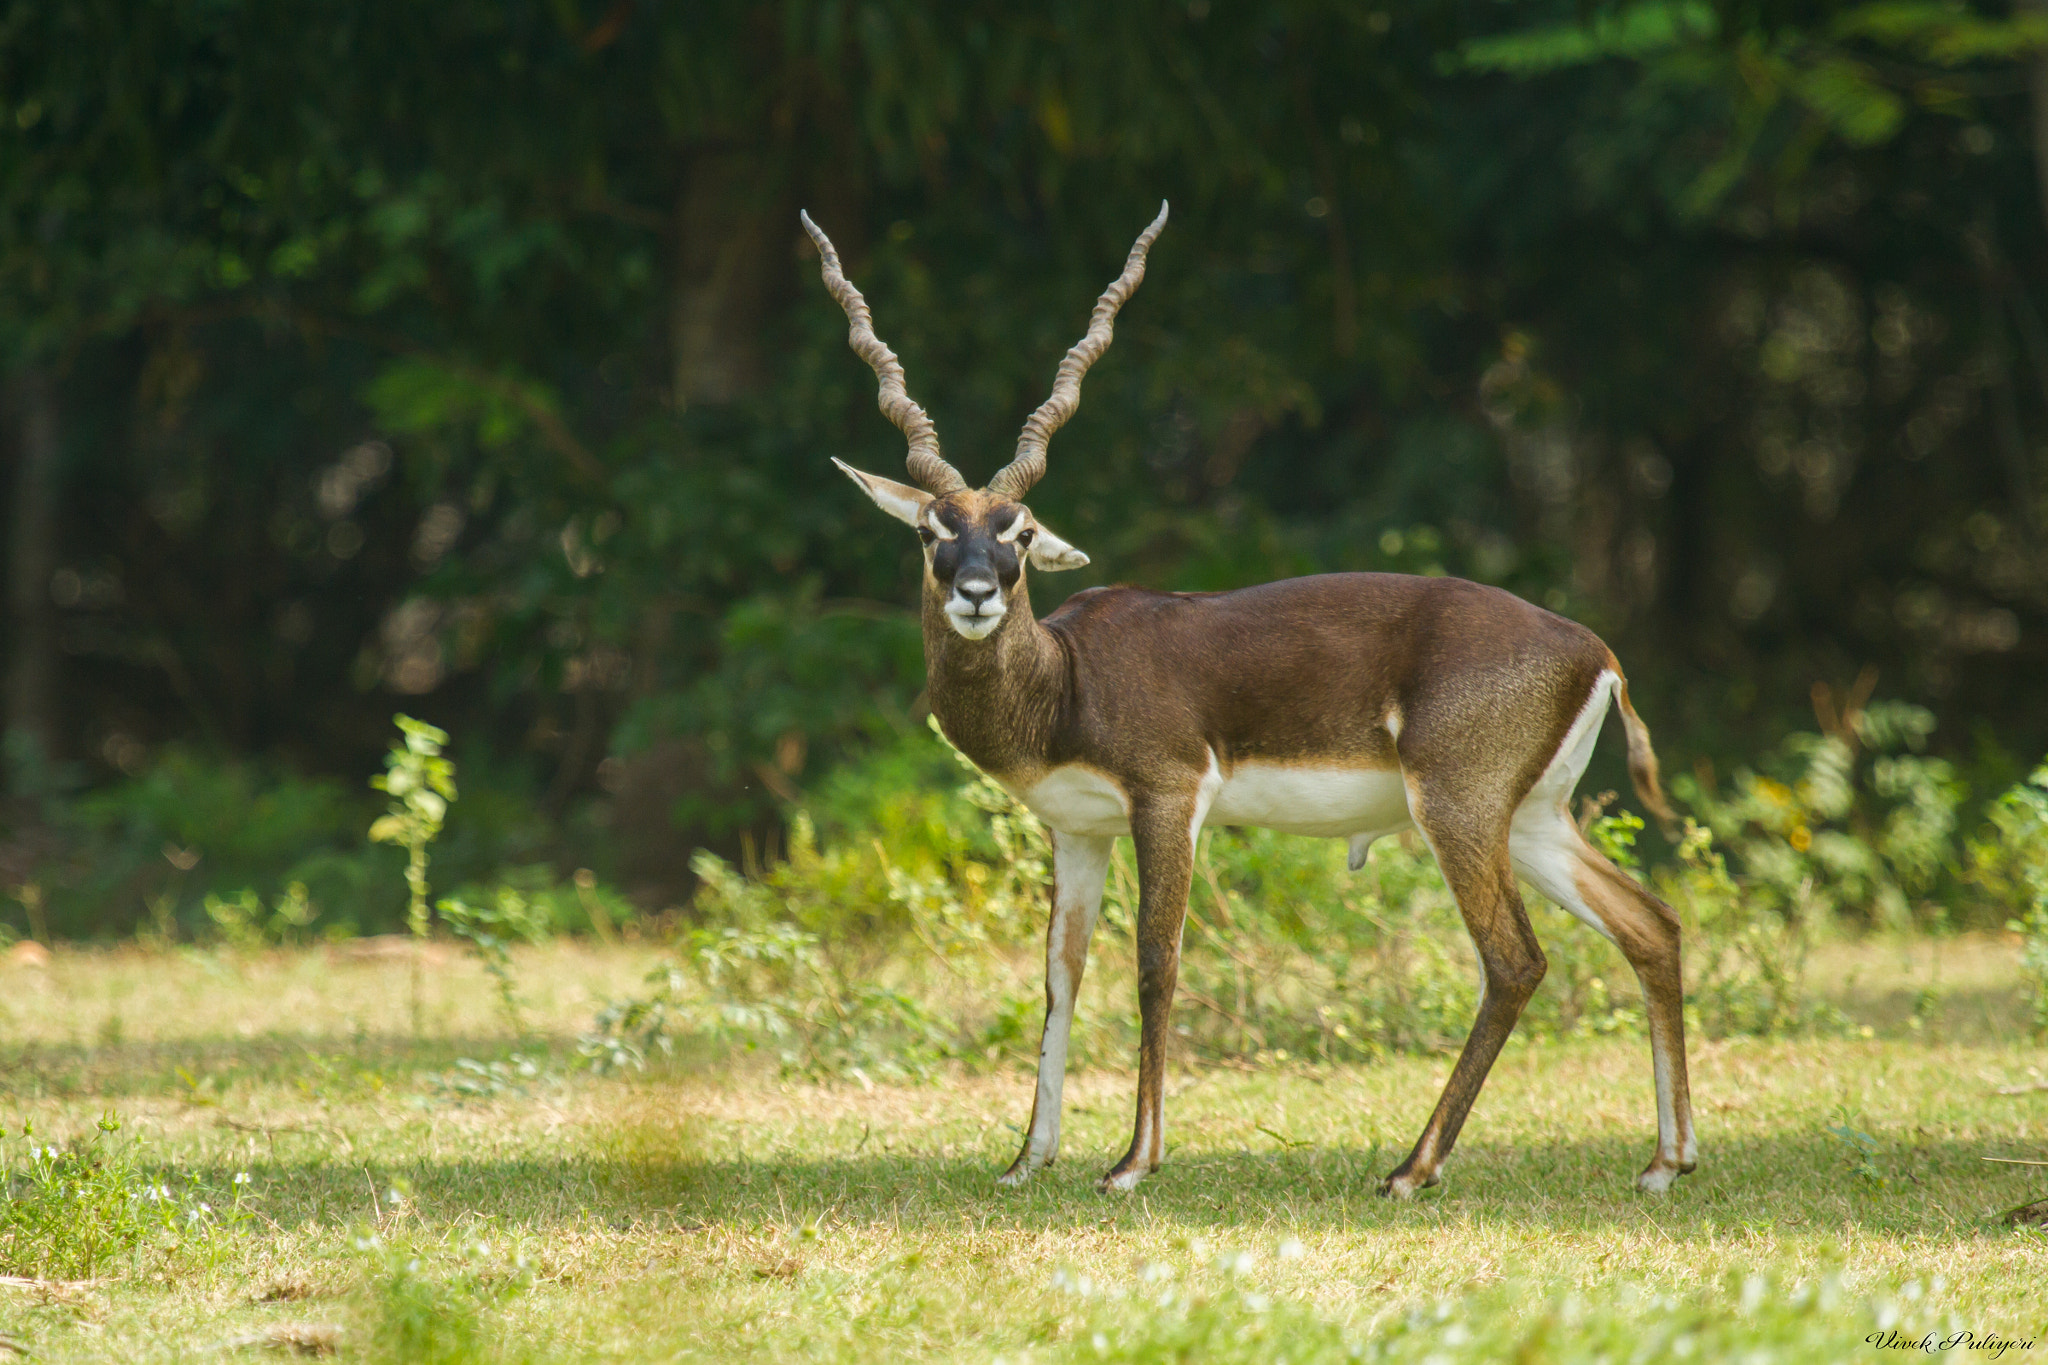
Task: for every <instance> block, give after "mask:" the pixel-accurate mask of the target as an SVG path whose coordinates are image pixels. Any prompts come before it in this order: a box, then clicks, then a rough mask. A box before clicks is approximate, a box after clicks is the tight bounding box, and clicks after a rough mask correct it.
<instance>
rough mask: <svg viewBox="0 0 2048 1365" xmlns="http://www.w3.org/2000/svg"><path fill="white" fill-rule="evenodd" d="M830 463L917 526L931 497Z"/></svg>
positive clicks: (886, 508)
mask: <svg viewBox="0 0 2048 1365" xmlns="http://www.w3.org/2000/svg"><path fill="white" fill-rule="evenodd" d="M832 463H833V464H836V465H838V466H839V468H840V470H841V471H842V472H844V473H845V475H846V477H847V478H849V479H852V480H853V481H854V482H855V483H857V484H859V485H860V490H861V492H863V493H865V494H867V495H868V496H869V497H871V498H873V499H874V500H875V506H877V507H879V508H881V509H882V510H883V511H884V512H887V513H888V514H889V515H890V516H892V517H894V518H896V520H898V521H900V522H902V523H903V524H904V525H905V526H915V525H917V519H918V517H919V516H920V515H921V514H922V513H923V512H924V507H925V504H926V503H928V502H930V501H931V500H932V495H931V494H929V493H927V492H925V491H924V490H923V489H921V488H912V487H911V486H910V485H909V484H907V483H898V482H896V481H895V480H894V479H885V478H883V477H882V476H881V475H879V474H863V473H862V472H861V471H860V470H858V469H855V468H854V467H853V466H852V465H850V464H848V463H847V462H846V461H844V460H842V459H839V458H838V457H837V456H834V457H833V460H832ZM1083 562H1084V563H1085V562H1086V561H1083Z"/></svg>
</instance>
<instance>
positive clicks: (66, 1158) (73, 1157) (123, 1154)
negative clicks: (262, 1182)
mask: <svg viewBox="0 0 2048 1365" xmlns="http://www.w3.org/2000/svg"><path fill="white" fill-rule="evenodd" d="M120 1131H121V1120H120V1119H119V1118H118V1117H116V1116H115V1115H114V1114H112V1113H111V1112H110V1113H107V1114H105V1115H103V1116H102V1117H101V1118H100V1119H99V1120H98V1122H96V1123H95V1124H94V1125H93V1131H92V1132H91V1134H90V1135H88V1136H87V1137H85V1138H84V1139H83V1140H81V1141H76V1142H73V1143H71V1144H69V1145H67V1146H63V1147H58V1146H55V1145H50V1144H44V1143H42V1142H40V1141H39V1140H38V1139H37V1137H36V1132H35V1128H34V1125H32V1124H28V1123H24V1124H23V1125H22V1126H21V1132H20V1136H19V1140H18V1146H17V1144H16V1143H9V1142H6V1140H5V1135H4V1134H0V1194H4V1196H5V1197H4V1199H0V1271H5V1272H6V1273H9V1274H16V1275H31V1276H43V1277H51V1278H60V1279H89V1278H91V1277H93V1276H94V1275H97V1274H99V1273H100V1272H101V1271H103V1270H106V1269H107V1268H109V1267H110V1266H112V1265H113V1264H115V1263H116V1262H117V1261H119V1260H120V1259H121V1258H122V1257H124V1256H126V1255H128V1254H129V1253H131V1252H134V1251H136V1250H137V1249H138V1248H141V1247H143V1246H144V1245H145V1244H148V1243H150V1242H152V1241H169V1242H173V1243H175V1242H177V1241H179V1240H180V1239H185V1240H192V1239H197V1240H201V1241H204V1240H206V1239H208V1238H210V1237H211V1236H212V1234H213V1233H214V1232H216V1231H218V1230H220V1229H222V1228H233V1227H235V1226H238V1225H239V1224H240V1223H241V1222H243V1221H244V1220H245V1218H246V1216H247V1215H246V1213H245V1211H244V1208H243V1204H244V1195H245V1193H246V1191H247V1189H248V1186H249V1177H248V1176H247V1174H246V1173H245V1174H238V1175H237V1176H236V1177H235V1182H234V1192H233V1195H232V1197H231V1200H230V1202H229V1203H228V1205H227V1207H226V1208H224V1209H220V1210H216V1209H215V1208H214V1207H213V1205H212V1204H211V1203H209V1202H208V1201H207V1200H206V1199H205V1198H203V1197H202V1193H201V1191H200V1189H199V1185H198V1180H197V1178H196V1177H188V1178H187V1180H186V1181H185V1182H184V1185H183V1187H182V1188H174V1187H173V1186H172V1184H171V1183H170V1182H169V1180H168V1179H164V1178H159V1177H157V1176H155V1175H154V1174H153V1173H151V1172H150V1171H148V1170H147V1169H145V1167H144V1166H143V1164H142V1162H141V1160H140V1159H139V1157H138V1155H137V1152H136V1147H135V1144H134V1143H133V1142H129V1141H121V1140H120V1139H119V1138H117V1137H116V1135H117V1134H118V1133H119V1132H120Z"/></svg>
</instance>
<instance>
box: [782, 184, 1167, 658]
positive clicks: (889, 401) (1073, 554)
mask: <svg viewBox="0 0 2048 1365" xmlns="http://www.w3.org/2000/svg"><path fill="white" fill-rule="evenodd" d="M802 218H803V224H804V231H806V232H808V233H810V234H811V240H812V241H813V242H816V243H817V244H818V255H819V258H820V261H821V271H822V273H823V275H824V277H825V287H826V288H827V289H829V290H831V291H832V297H833V298H835V299H837V300H839V306H840V307H842V308H844V309H845V310H846V320H847V333H846V338H847V341H848V343H849V344H850V345H851V346H852V347H853V349H854V352H855V353H856V354H857V355H859V356H860V358H861V359H862V360H865V361H867V363H868V364H869V365H870V366H871V367H873V369H874V371H875V376H876V378H878V379H879V380H880V381H881V389H880V392H879V394H878V396H877V402H878V403H879V405H880V407H881V409H882V412H883V413H884V415H886V416H887V417H888V418H889V420H890V421H892V422H894V423H895V424H896V425H897V426H898V427H900V428H902V430H903V435H904V436H905V438H907V439H908V440H909V442H910V453H909V456H908V458H907V463H908V465H909V467H910V477H911V478H913V479H915V480H916V481H917V483H918V484H920V485H922V487H912V486H911V485H909V484H902V483H897V482H896V481H895V480H894V479H885V478H882V477H880V476H879V475H875V474H868V473H864V472H863V471H861V470H858V469H855V468H853V467H852V466H851V465H849V464H846V463H845V462H844V461H842V460H837V459H835V460H833V461H832V463H834V464H836V465H838V466H839V467H840V468H841V469H842V470H844V471H845V472H846V476H847V477H848V478H850V479H852V480H853V481H854V482H855V483H857V484H859V485H860V487H861V489H862V491H863V492H865V493H866V494H867V495H868V496H869V497H870V498H872V499H874V502H875V506H877V507H879V508H881V509H882V510H883V511H884V512H887V513H888V514H889V515H890V516H892V517H894V518H896V519H897V520H898V521H900V522H903V523H904V524H905V525H907V526H910V527H912V528H913V529H915V530H916V532H917V536H918V539H919V540H921V541H923V542H924V573H925V593H926V596H927V597H928V598H932V599H935V600H936V601H937V602H938V603H940V604H941V606H942V609H943V610H944V612H945V617H946V621H947V623H948V624H949V625H950V626H951V627H952V628H953V630H954V631H955V632H956V633H958V634H959V635H961V636H964V637H965V638H967V639H969V640H981V639H986V638H987V637H988V636H990V635H992V634H994V633H995V630H996V627H998V626H1000V625H1001V624H1002V623H1003V618H1004V616H1005V615H1006V614H1007V613H1008V611H1009V609H1010V603H1011V601H1012V600H1013V599H1014V598H1015V597H1016V595H1017V594H1018V591H1019V586H1020V584H1021V583H1022V582H1023V579H1024V572H1025V566H1026V565H1027V564H1028V565H1030V566H1031V567H1033V568H1038V569H1046V570H1052V569H1078V568H1080V567H1081V566H1082V565H1083V564H1086V563H1087V562H1088V556H1087V555H1085V554H1083V553H1081V551H1079V550H1077V549H1075V548H1074V547H1073V546H1072V545H1069V544H1068V543H1067V542H1066V541H1064V540H1061V539H1060V538H1059V537H1058V536H1056V535H1054V534H1053V533H1052V532H1050V531H1048V530H1047V529H1046V528H1045V527H1044V526H1042V525H1040V524H1039V521H1038V518H1037V517H1035V516H1033V515H1032V513H1031V509H1030V508H1029V507H1026V506H1025V505H1024V501H1023V499H1024V494H1025V493H1026V492H1027V491H1029V490H1030V488H1031V486H1032V485H1033V484H1035V483H1037V482H1038V480H1039V478H1040V476H1042V475H1043V474H1044V473H1045V450H1046V445H1047V443H1049V442H1050V441H1051V440H1052V434H1053V433H1054V432H1056V431H1058V430H1059V429H1060V428H1061V427H1062V426H1064V425H1066V422H1067V419H1068V418H1069V417H1072V416H1073V415H1074V409H1076V408H1077V407H1079V406H1080V404H1081V379H1082V376H1084V375H1086V374H1087V373H1088V367H1089V366H1091V365H1093V364H1094V363H1095V361H1096V360H1097V358H1098V357H1100V356H1101V355H1102V353H1103V352H1104V351H1106V350H1108V349H1109V343H1110V339H1111V336H1112V334H1113V332H1114V328H1115V323H1116V315H1117V310H1118V309H1120V308H1122V307H1123V306H1124V301H1125V300H1126V299H1128V298H1130V296H1131V294H1132V293H1133V292H1134V291H1135V290H1136V289H1137V287H1138V282H1139V281H1140V280H1143V279H1144V278H1145V253H1146V252H1147V251H1149V250H1151V248H1152V242H1153V239H1155V238H1156V237H1158V236H1159V232H1160V229H1162V228H1164V227H1165V226H1166V205H1165V204H1163V203H1162V204H1161V205H1160V206H1159V216H1158V217H1157V218H1154V219H1153V220H1152V225H1151V226H1150V227H1148V228H1146V229H1145V231H1144V232H1142V233H1140V234H1139V236H1138V240H1137V242H1136V243H1135V244H1134V245H1133V246H1132V247H1131V254H1130V257H1129V259H1128V260H1126V261H1125V262H1124V272H1123V274H1121V275H1119V276H1117V278H1116V280H1115V282H1114V283H1112V284H1111V285H1110V286H1109V288H1108V289H1105V290H1104V291H1103V293H1102V297H1101V298H1100V299H1098V300H1097V301H1096V303H1095V312H1094V314H1093V315H1092V316H1091V317H1090V318H1089V320H1088V332H1087V335H1085V336H1083V337H1082V338H1081V339H1080V340H1079V341H1078V342H1076V343H1074V346H1073V349H1072V350H1069V351H1068V352H1067V354H1066V358H1065V359H1064V360H1062V361H1061V362H1060V368H1059V374H1058V376H1057V377H1056V378H1055V379H1054V381H1053V386H1052V396H1051V397H1050V398H1048V399H1046V400H1045V402H1044V403H1043V404H1041V405H1040V406H1039V409H1038V411H1036V412H1034V413H1032V414H1031V417H1030V420H1029V421H1027V422H1025V423H1024V430H1023V432H1022V434H1020V435H1019V436H1018V437H1017V453H1016V457H1015V458H1014V459H1012V460H1011V461H1010V463H1009V464H1007V465H1005V466H1003V468H1002V469H1001V470H1000V471H998V472H997V474H996V476H995V477H994V478H992V479H990V480H989V481H988V486H987V487H986V488H969V487H968V486H967V480H965V479H964V478H962V477H961V476H960V471H959V470H957V469H955V468H953V466H952V465H950V464H948V463H946V461H945V459H944V458H942V457H941V456H940V454H939V434H938V431H937V430H936V429H935V428H934V427H933V425H932V420H931V418H930V417H928V416H926V415H925V411H924V409H923V408H921V407H919V406H918V405H917V404H916V403H915V402H914V401H913V400H912V399H911V397H910V395H909V394H908V393H907V392H905V390H904V387H903V363H902V362H901V361H899V360H898V359H897V358H896V353H895V352H894V351H892V350H890V349H889V347H888V346H887V345H886V344H885V343H884V342H883V341H882V339H881V338H880V337H878V336H876V335H875V324H874V319H873V318H872V317H871V316H870V315H869V313H868V305H867V300H865V299H863V298H862V297H861V294H860V291H859V290H858V289H855V288H854V287H853V284H852V282H851V281H849V280H848V279H847V278H846V274H845V272H844V271H843V270H841V269H840V267H839V253H838V252H837V251H835V250H834V249H833V247H832V240H831V238H829V237H827V236H826V235H825V234H824V232H823V231H822V230H820V228H819V227H818V225H817V224H816V223H814V222H812V221H811V216H810V215H809V214H808V213H806V214H803V215H802Z"/></svg>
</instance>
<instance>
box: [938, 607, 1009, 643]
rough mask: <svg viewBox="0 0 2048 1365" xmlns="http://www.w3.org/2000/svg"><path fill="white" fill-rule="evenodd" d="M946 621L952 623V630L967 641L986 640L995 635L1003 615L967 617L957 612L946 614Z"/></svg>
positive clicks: (1000, 613) (998, 613)
mask: <svg viewBox="0 0 2048 1365" xmlns="http://www.w3.org/2000/svg"><path fill="white" fill-rule="evenodd" d="M946 619H947V620H948V621H950V622H952V623H953V629H954V630H955V631H956V632H958V633H959V634H960V635H963V636H965V637H966V638H967V639H969V640H986V639H987V638H988V637H989V636H991V635H993V634H995V629H996V627H997V626H999V625H1001V624H1002V623H1003V613H1002V612H997V613H996V614H995V615H993V616H968V615H965V614H964V613H961V612H957V611H949V612H947V613H946Z"/></svg>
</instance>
